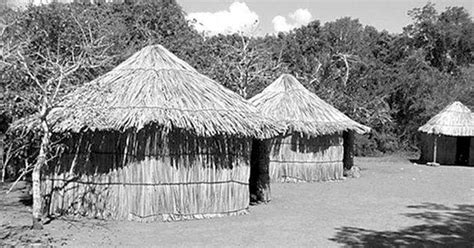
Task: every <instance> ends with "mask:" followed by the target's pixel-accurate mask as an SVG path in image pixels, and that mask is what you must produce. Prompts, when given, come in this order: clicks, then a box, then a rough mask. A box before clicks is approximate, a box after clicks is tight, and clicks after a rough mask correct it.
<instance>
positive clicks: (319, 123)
mask: <svg viewBox="0 0 474 248" xmlns="http://www.w3.org/2000/svg"><path fill="white" fill-rule="evenodd" d="M250 102H251V103H253V104H254V105H255V106H256V107H257V108H258V109H259V110H260V111H262V113H263V114H266V115H267V116H269V117H272V118H274V119H275V120H278V121H279V122H281V123H283V124H284V125H285V128H286V129H285V130H286V132H287V133H293V132H298V133H302V134H306V135H308V136H319V135H326V134H332V133H336V132H342V131H346V130H353V131H356V132H358V133H366V132H369V131H370V128H369V127H366V126H364V125H362V124H359V123H357V122H355V121H353V120H351V119H350V118H349V117H347V116H346V115H345V114H343V113H342V112H340V111H339V110H337V109H336V108H334V107H333V106H331V105H330V104H328V103H326V102H325V101H323V100H322V99H321V98H319V97H318V96H316V95H315V94H313V93H311V92H310V91H309V90H307V89H306V88H305V87H304V86H303V85H302V84H301V83H300V82H298V80H297V79H296V78H295V77H293V76H292V75H289V74H283V75H281V76H280V77H279V78H278V79H277V80H275V82H273V83H272V84H271V85H269V86H268V87H267V88H265V89H264V90H263V91H262V92H261V93H260V94H258V95H256V96H254V97H253V98H252V99H250Z"/></svg>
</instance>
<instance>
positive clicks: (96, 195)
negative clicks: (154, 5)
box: [18, 45, 277, 221]
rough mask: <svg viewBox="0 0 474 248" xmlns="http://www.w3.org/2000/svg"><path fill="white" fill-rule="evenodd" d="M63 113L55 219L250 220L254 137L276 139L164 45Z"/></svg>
mask: <svg viewBox="0 0 474 248" xmlns="http://www.w3.org/2000/svg"><path fill="white" fill-rule="evenodd" d="M61 106H62V107H61V108H59V109H55V110H53V111H52V112H51V113H50V115H49V117H50V118H49V120H48V121H49V123H52V130H53V131H54V132H55V133H62V134H65V133H66V134H68V135H69V138H68V139H67V140H66V142H65V143H66V145H67V146H66V149H65V151H64V152H63V153H62V155H61V156H60V157H59V159H58V160H57V161H54V162H53V163H50V164H49V166H48V169H47V170H45V171H44V173H43V175H44V176H43V178H42V192H43V194H44V195H46V196H47V198H49V200H48V206H47V209H48V211H49V213H51V214H54V213H73V214H81V215H86V216H91V217H99V218H107V219H133V220H143V221H154V220H181V219H193V218H198V219H199V218H209V217H214V216H222V215H236V214H241V213H245V212H247V208H248V206H249V173H250V161H249V159H250V145H251V143H250V142H251V139H252V138H253V137H267V136H269V135H270V134H272V133H275V134H276V132H277V131H275V129H274V127H275V126H274V125H273V124H272V123H271V122H269V121H268V119H264V118H262V116H261V115H259V114H258V111H257V109H256V108H255V107H254V106H252V105H251V104H249V103H248V102H246V101H245V100H244V99H243V98H242V97H240V96H239V95H237V94H236V93H234V92H232V91H230V90H228V89H226V88H225V87H223V86H222V85H220V84H218V83H217V82H215V81H213V80H211V79H209V78H208V77H206V76H204V75H202V74H200V73H198V72H197V71H196V70H195V69H194V68H192V67H191V66H190V65H188V64H187V63H186V62H184V61H183V60H181V59H179V58H178V57H176V56H175V55H173V54H172V53H170V52H169V51H168V50H166V49H165V48H163V47H162V46H160V45H155V46H148V47H145V48H143V49H142V50H141V51H139V52H138V53H136V54H134V55H133V56H131V57H130V58H129V59H127V60H126V61H124V62H123V63H121V64H120V65H119V66H117V67H116V68H115V69H113V70H112V71H110V72H108V73H106V74H105V75H103V76H101V77H99V78H97V79H95V80H93V81H92V82H90V83H88V84H85V85H83V86H82V87H80V88H78V89H77V90H75V91H74V92H72V93H70V94H68V95H67V96H66V97H65V99H64V101H63V102H62V104H61ZM18 125H19V126H28V125H34V123H33V122H31V121H29V120H28V119H27V120H24V121H20V122H19V123H18Z"/></svg>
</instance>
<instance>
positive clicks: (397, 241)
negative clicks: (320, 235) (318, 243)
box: [329, 203, 474, 247]
mask: <svg viewBox="0 0 474 248" xmlns="http://www.w3.org/2000/svg"><path fill="white" fill-rule="evenodd" d="M408 208H409V209H416V210H419V211H421V212H419V213H407V214H404V216H407V217H410V218H415V219H418V220H421V221H423V222H425V224H421V225H415V226H410V227H407V228H404V229H400V230H398V231H376V230H369V229H364V228H358V227H347V226H344V227H340V228H337V229H336V230H337V233H336V235H335V237H334V238H330V239H329V240H331V241H335V242H337V243H339V244H343V245H348V246H363V247H394V246H395V247H400V246H403V247H407V246H408V247H446V246H448V247H472V244H474V231H473V230H474V205H456V207H447V206H445V205H441V204H435V203H423V204H421V205H413V206H408Z"/></svg>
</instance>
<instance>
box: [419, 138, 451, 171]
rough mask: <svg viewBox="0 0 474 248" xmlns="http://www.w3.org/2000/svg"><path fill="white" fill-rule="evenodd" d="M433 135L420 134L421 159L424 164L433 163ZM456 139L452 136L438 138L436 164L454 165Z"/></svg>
mask: <svg viewBox="0 0 474 248" xmlns="http://www.w3.org/2000/svg"><path fill="white" fill-rule="evenodd" d="M434 140H435V135H432V134H425V133H423V134H421V144H420V146H421V147H420V148H421V149H420V150H421V157H420V160H421V161H422V162H424V163H426V162H432V161H433V151H434V150H433V149H434ZM456 149H457V137H454V136H445V135H441V136H438V144H437V152H436V162H437V163H439V164H446V165H450V164H455V163H456Z"/></svg>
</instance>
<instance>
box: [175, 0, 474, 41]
mask: <svg viewBox="0 0 474 248" xmlns="http://www.w3.org/2000/svg"><path fill="white" fill-rule="evenodd" d="M177 1H178V3H179V4H180V5H181V6H182V7H183V9H184V11H185V12H186V13H187V15H188V16H187V18H188V19H189V20H195V24H194V26H195V28H196V29H197V30H198V31H201V32H205V33H207V34H209V35H214V34H218V33H224V34H226V33H233V32H243V33H245V34H248V35H265V34H271V33H276V32H279V31H282V32H287V31H289V30H291V29H293V28H296V27H299V26H301V25H306V24H307V23H309V22H310V21H313V20H319V21H320V22H321V23H322V24H323V23H325V22H328V21H334V20H336V19H338V18H341V17H346V16H349V17H351V18H354V19H359V21H360V22H361V23H362V24H364V25H371V26H374V27H375V28H377V29H378V30H380V31H381V30H387V31H388V32H390V33H400V32H402V28H403V27H404V26H406V25H408V24H409V23H411V19H410V17H409V16H408V15H407V12H408V10H411V9H413V8H417V7H422V6H424V5H425V4H426V3H427V1H426V0H306V1H303V0H296V1H292V0H240V1H235V0H177ZM431 2H432V3H434V4H435V7H436V9H437V10H438V12H442V11H444V10H445V8H446V7H448V6H461V7H464V8H465V9H466V10H467V11H468V12H469V13H470V14H471V17H472V16H473V5H474V4H473V3H474V1H472V0H449V1H448V0H432V1H431Z"/></svg>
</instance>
